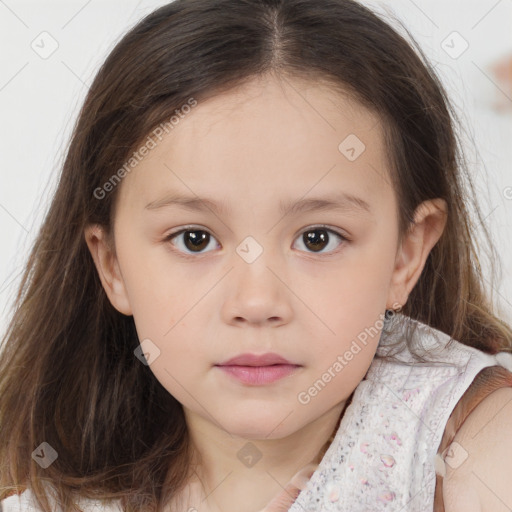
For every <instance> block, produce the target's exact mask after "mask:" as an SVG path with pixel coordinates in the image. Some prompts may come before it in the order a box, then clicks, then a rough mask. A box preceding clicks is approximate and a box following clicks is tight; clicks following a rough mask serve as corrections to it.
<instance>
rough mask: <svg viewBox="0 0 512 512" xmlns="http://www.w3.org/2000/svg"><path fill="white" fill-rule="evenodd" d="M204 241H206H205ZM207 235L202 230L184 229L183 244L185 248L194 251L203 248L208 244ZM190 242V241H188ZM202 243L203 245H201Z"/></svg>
mask: <svg viewBox="0 0 512 512" xmlns="http://www.w3.org/2000/svg"><path fill="white" fill-rule="evenodd" d="M205 241H206V243H205ZM208 241H209V235H208V233H206V232H204V231H186V232H185V245H186V246H187V249H190V250H191V251H194V250H196V249H199V250H201V249H204V247H207V246H208ZM189 242H191V243H189ZM203 245H204V247H203Z"/></svg>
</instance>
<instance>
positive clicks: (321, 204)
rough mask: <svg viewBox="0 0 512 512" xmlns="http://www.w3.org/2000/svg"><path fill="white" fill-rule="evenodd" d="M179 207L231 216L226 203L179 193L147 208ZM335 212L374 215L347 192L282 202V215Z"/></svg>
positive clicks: (364, 203) (171, 194)
mask: <svg viewBox="0 0 512 512" xmlns="http://www.w3.org/2000/svg"><path fill="white" fill-rule="evenodd" d="M171 206H177V207H181V208H184V209H187V210H190V211H207V210H211V211H213V212H214V213H216V214H226V213H227V214H229V213H231V209H230V208H228V207H227V206H226V205H225V204H224V203H222V202H217V201H215V200H213V199H210V198H208V197H199V196H195V197H194V196H186V195H182V194H177V193H170V194H166V195H165V196H164V197H162V198H161V199H157V200H155V201H151V202H150V203H148V204H147V205H146V206H145V209H147V210H159V209H161V208H166V207H171ZM325 210H334V211H341V212H350V211H354V210H356V211H359V212H361V213H366V214H372V213H373V212H372V208H371V206H370V205H369V204H368V202H366V201H365V200H364V199H362V198H360V197H357V196H355V195H352V194H349V193H347V192H340V193H336V194H330V195H327V196H325V197H313V198H307V199H299V200H298V201H288V202H285V201H280V202H279V211H280V212H281V214H287V215H297V214H299V213H304V212H309V211H325Z"/></svg>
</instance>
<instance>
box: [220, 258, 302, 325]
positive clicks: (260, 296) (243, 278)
mask: <svg viewBox="0 0 512 512" xmlns="http://www.w3.org/2000/svg"><path fill="white" fill-rule="evenodd" d="M274 262H275V258H274ZM227 279H228V286H227V288H228V291H227V294H226V296H225V302H224V304H223V305H222V316H223V320H224V321H225V322H226V323H229V324H232V325H238V326H240V325H244V324H247V325H263V324H271V325H272V326H274V327H278V326H280V325H283V324H286V323H288V322H289V321H290V318H291V316H292V307H291V304H290V296H291V295H293V293H292V292H291V291H290V289H289V287H288V286H289V285H288V276H287V273H286V272H285V271H283V270H282V267H280V266H278V265H275V264H274V265H272V259H270V258H268V257H265V256H264V254H262V255H261V256H260V257H259V258H258V259H257V260H256V261H253V262H252V263H247V262H245V261H243V260H241V261H238V262H237V263H236V264H235V268H234V269H233V270H232V271H231V272H230V273H229V275H228V276H227Z"/></svg>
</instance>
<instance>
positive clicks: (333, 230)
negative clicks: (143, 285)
mask: <svg viewBox="0 0 512 512" xmlns="http://www.w3.org/2000/svg"><path fill="white" fill-rule="evenodd" d="M316 229H325V230H326V231H329V232H331V233H333V234H334V235H335V236H337V237H339V238H340V239H341V241H342V242H345V243H350V242H351V241H352V237H351V236H349V235H347V234H345V233H344V232H340V230H339V228H335V227H331V226H329V225H327V224H311V225H309V226H306V227H304V228H301V230H300V231H298V232H297V233H296V234H295V235H294V240H296V239H297V237H298V236H299V235H300V234H303V233H305V232H306V231H314V230H316ZM186 231H204V232H205V233H209V234H210V235H213V237H214V238H215V240H217V236H216V235H215V234H214V233H212V231H211V230H210V229H208V228H205V227H204V226H198V225H185V226H181V227H180V228H179V229H176V230H175V231H172V232H170V233H168V234H167V235H165V236H164V239H163V240H162V241H163V242H170V241H171V240H172V239H173V238H174V237H177V236H178V235H180V234H182V233H184V232H186ZM171 250H172V251H173V252H177V253H178V254H179V255H180V256H182V257H185V258H189V259H190V258H192V259H197V258H200V257H202V256H205V255H206V254H208V253H209V252H211V251H206V252H199V253H195V254H194V253H186V252H182V251H179V250H177V249H174V248H173V249H171ZM339 251H340V249H339V248H338V249H335V250H333V251H330V252H327V253H322V252H319V253H315V252H307V251H300V252H302V253H304V254H306V255H308V256H312V255H318V256H319V257H323V258H328V257H330V256H335V255H336V254H337V253H338V252H339Z"/></svg>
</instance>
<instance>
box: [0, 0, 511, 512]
mask: <svg viewBox="0 0 512 512" xmlns="http://www.w3.org/2000/svg"><path fill="white" fill-rule="evenodd" d="M409 38H410V39H411V40H412V41H413V38H412V37H411V36H410V34H409ZM415 45H416V44H415ZM416 46H417V45H416ZM264 73H275V74H276V76H281V77H291V78H294V77H300V78H306V79H309V80H311V81H313V82H316V83H320V81H322V82H325V83H327V84H330V85H331V86H332V87H333V88H334V89H336V90H338V91H339V92H340V93H342V92H344V93H347V92H348V93H349V94H350V95H351V97H353V98H354V99H356V100H357V101H359V102H361V104H363V105H364V106H366V107H367V108H368V109H370V110H371V111H373V112H376V113H377V114H378V115H379V116H380V119H381V120H382V123H383V126H384V128H385V139H386V147H387V152H388V160H389V161H388V164H389V165H388V168H389V175H390V178H391V180H392V182H393V185H394V188H395V191H396V194H397V197H398V204H399V219H398V221H399V226H400V233H401V234H402V235H403V234H404V233H405V232H406V230H407V229H408V227H409V226H410V223H411V221H412V219H413V214H414V211H415V209H416V207H417V206H418V205H419V204H420V203H421V202H422V201H425V200H428V199H433V198H442V199H444V200H445V201H446V203H447V205H448V210H449V212H448V220H447V224H446V228H445V232H444V234H443V235H442V237H441V239H440V240H439V242H438V244H437V245H436V246H435V247H434V249H433V250H432V251H431V253H430V255H429V257H428V260H427V262H426V265H425V268H424V271H423V273H422V275H421V277H420V279H419V281H418V283H417V285H416V286H415V288H414V289H413V291H412V293H411V295H410V297H409V301H408V302H407V304H406V305H405V306H404V307H403V309H402V313H404V314H405V315H407V316H409V317H410V318H414V319H417V320H419V321H421V322H425V323H427V324H429V325H431V326H432V327H434V328H436V329H439V330H441V331H443V332H445V333H447V334H449V335H450V336H452V337H453V338H454V339H457V340H460V341H461V342H462V343H465V344H466V345H470V346H472V347H476V348H478V349H481V350H483V351H486V352H490V353H494V352H497V351H498V350H502V349H507V350H508V349H510V347H511V339H512V332H511V330H510V328H509V327H508V326H507V325H505V324H504V323H503V322H502V321H501V320H499V319H498V318H497V317H496V316H495V314H494V313H493V311H492V304H491V302H490V301H489V299H488V297H487V296H486V295H485V293H484V288H485V287H484V285H483V277H482V272H481V269H480V264H479V260H478V256H477V249H478V247H477V246H476V239H475V236H474V234H475V233H474V232H475V230H476V226H477V225H478V226H479V227H480V228H481V229H482V231H483V233H484V234H485V236H486V240H487V242H488V245H489V247H490V248H491V260H493V258H495V257H496V255H495V253H494V249H493V248H492V242H491V239H490V236H489V234H488V232H487V230H486V228H485V223H484V219H483V218H482V215H481V213H480V210H479V207H478V204H477V201H476V198H475V193H474V188H473V185H472V182H471V177H470V175H469V174H468V173H467V171H466V166H465V165H464V161H463V157H462V151H461V150H460V143H459V141H458V138H457V136H456V132H455V129H454V125H453V121H452V117H453V118H455V113H454V112H453V109H452V107H451V106H450V103H449V101H448V100H447V97H446V93H445V91H444V89H443V87H442V84H441V83H440V81H439V79H438V78H437V77H436V74H435V72H434V70H433V69H432V67H431V66H430V65H429V63H428V62H427V59H426V58H425V56H424V55H423V53H422V52H421V50H420V49H419V48H418V47H417V48H416V51H414V49H413V46H412V45H411V43H409V42H407V39H406V37H405V36H402V35H400V34H399V32H398V31H397V30H395V29H393V28H392V27H391V26H390V25H389V24H388V23H386V22H385V21H383V20H382V19H381V18H380V17H379V16H378V15H376V14H374V13H373V12H372V11H370V10H369V9H368V8H366V7H364V6H362V5H360V4H359V3H357V2H355V1H353V0H177V1H174V2H172V3H170V4H168V5H165V6H163V7H161V8H159V9H157V10H156V11H154V12H153V13H151V14H149V15H148V16H146V17H145V18H144V19H142V20H141V21H140V22H139V23H138V24H137V25H136V26H135V27H133V28H132V29H131V30H130V31H129V32H128V33H127V34H126V35H125V36H124V37H123V38H122V39H121V40H120V41H119V42H118V43H117V45H116V46H115V47H114V49H113V50H112V52H111V53H110V55H109V56H108V58H107V59H106V61H105V62H104V64H103V65H102V66H101V68H100V70H99V72H98V73H97V75H96V77H95V79H94V82H93V84H92V85H91V88H90V91H89V93H88V95H87V97H86V100H85V102H84V105H83V107H82V109H81V111H80V113H79V116H78V120H77V122H76V125H75V126H74V130H73V134H72V138H71V141H70V145H69V149H68V152H67V155H66V158H65V161H64V164H63V168H62V174H61V177H60V181H59V183H58V186H57V189H56V191H55V194H54V197H53V200H52V202H51V205H50V207H49V210H48V212H47V214H46V217H45V220H44V222H43V224H42V226H41V229H40V232H39V234H38V236H37V239H36V241H35V243H34V246H33V248H32V250H31V253H30V255H29V259H28V262H27V266H26V269H25V272H24V274H23V277H22V280H21V283H20V287H19V290H18V293H17V297H16V300H15V309H14V313H13V316H12V319H11V321H10V324H9V327H8V330H7V333H6V336H5V338H4V340H3V346H2V357H1V362H0V421H1V432H0V433H1V435H0V461H1V464H2V466H1V470H0V486H1V494H0V499H3V498H5V497H6V496H8V495H10V494H12V493H13V492H15V491H17V492H19V491H21V490H23V489H24V488H27V487H29V488H31V489H32V491H33V492H34V493H35V494H36V497H37V499H38V502H39V504H40V506H41V507H42V508H43V510H45V511H49V510H51V508H50V507H49V506H48V504H47V503H46V501H45V493H44V491H45V488H43V486H42V483H43V482H50V483H51V484H52V485H53V487H54V488H55V489H56V491H57V493H58V494H56V496H57V497H58V500H59V503H61V504H62V506H63V507H64V509H65V510H72V509H73V510H76V509H75V508H74V507H73V499H74V497H75V496H83V497H91V498H122V499H123V504H124V507H125V509H126V510H146V509H148V510H162V506H163V505H164V504H165V503H167V502H168V501H169V499H170V498H171V497H172V496H173V495H175V494H176V493H177V492H178V491H179V490H181V489H182V488H183V487H184V486H185V484H186V482H187V479H188V476H189V474H188V469H189V468H190V456H191V450H190V444H189V437H188V431H187V428H186V423H185V419H184V415H183V409H182V406H181V404H180V403H179V402H178V401H177V400H176V399H174V397H173V396H171V395H170V394H169V393H168V392H167V390H166V389H164V388H163V387H162V386H161V385H160V383H159V382H158V381H157V380H156V378H155V377H154V375H153V374H152V372H151V371H150V369H149V368H148V367H147V366H146V365H143V364H141V362H140V361H139V360H138V359H137V358H136V357H135V356H134V350H135V349H136V348H137V347H138V345H139V340H138V338H137V334H136V330H135V326H134V321H133V317H131V316H130V317H128V316H125V315H122V314H121V313H119V312H118V311H117V310H116V309H115V308H114V307H113V306H112V305H111V304H110V302H109V300H108V298H107V296H106V294H105V292H104V289H103V287H102V285H101V282H100V280H99V276H98V274H97V271H96V268H95V266H94V263H93V259H92V257H91V254H90V252H89V250H88V247H87V245H86V243H85V239H84V228H85V227H86V226H87V225H88V224H91V223H99V224H101V225H104V226H105V227H107V228H108V229H110V228H111V226H112V220H113V219H112V213H113V212H114V208H115V199H116V197H117V188H114V189H113V190H112V191H111V192H110V193H108V194H106V195H105V197H104V198H103V199H101V200H99V199H97V198H96V196H95V194H94V192H95V190H97V189H98V188H99V187H102V186H103V184H105V183H106V182H107V181H108V180H109V179H110V178H111V177H112V175H113V174H114V173H115V172H116V171H117V170H118V169H120V168H121V166H122V165H123V163H124V162H125V161H126V160H127V159H128V158H130V155H131V154H132V152H133V151H134V150H135V149H136V148H137V147H138V146H139V145H140V144H141V142H142V141H143V140H144V139H145V138H146V137H147V136H148V134H149V133H151V132H152V130H154V129H155V127H157V126H159V125H160V124H161V123H163V122H165V121H167V120H168V119H169V117H170V116H171V115H173V113H174V112H175V110H176V109H179V108H180V107H181V106H182V105H186V104H187V103H189V102H190V100H191V99H193V100H194V101H198V102H201V101H202V100H204V99H206V98H208V97H212V96H215V95H216V94H219V93H220V92H221V91H228V90H230V89H231V88H233V87H236V86H238V85H241V84H243V83H244V82H245V81H248V80H251V78H254V77H257V76H259V75H262V74H264ZM466 198H467V200H468V204H469V201H471V203H472V204H473V206H474V208H475V212H476V216H477V221H478V224H476V223H473V222H472V220H471V217H470V215H469V214H470V212H469V211H468V210H467V207H466V204H465V200H466ZM493 269H494V266H493ZM43 442H47V443H48V444H49V445H50V446H51V447H52V448H53V449H55V450H56V452H57V453H58V458H57V459H56V460H55V461H54V462H53V463H52V464H51V465H49V466H48V467H47V468H45V469H43V468H41V467H40V466H39V465H38V464H37V463H36V462H35V460H34V459H33V458H32V452H33V451H34V450H35V449H36V448H37V447H38V446H39V445H40V444H41V443H43ZM157 505H158V508H156V507H157ZM146 507H147V508H146Z"/></svg>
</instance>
